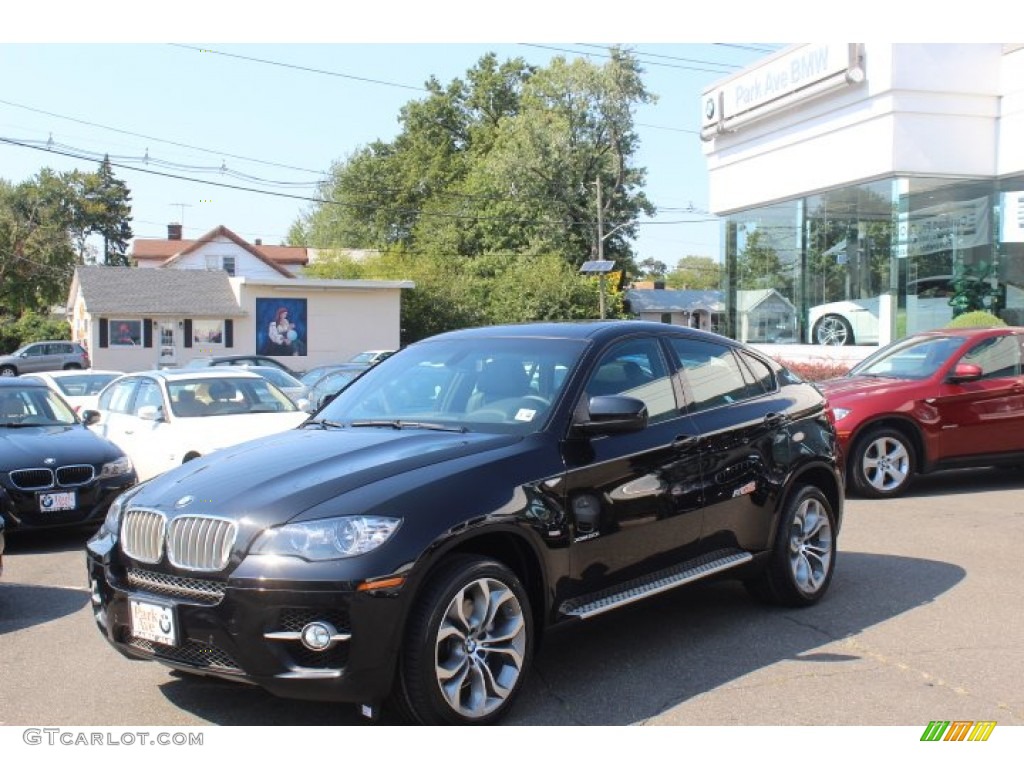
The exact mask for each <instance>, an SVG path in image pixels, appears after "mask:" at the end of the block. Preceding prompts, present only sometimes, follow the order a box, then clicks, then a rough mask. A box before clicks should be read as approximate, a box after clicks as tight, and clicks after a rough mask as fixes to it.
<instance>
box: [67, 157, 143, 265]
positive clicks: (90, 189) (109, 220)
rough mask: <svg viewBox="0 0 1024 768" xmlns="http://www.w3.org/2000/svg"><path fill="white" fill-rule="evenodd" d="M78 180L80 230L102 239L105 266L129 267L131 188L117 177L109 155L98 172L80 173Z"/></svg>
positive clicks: (76, 222) (78, 226)
mask: <svg viewBox="0 0 1024 768" xmlns="http://www.w3.org/2000/svg"><path fill="white" fill-rule="evenodd" d="M76 173H77V172H76ZM77 181H78V210H77V211H76V214H77V216H76V221H75V224H76V226H77V228H78V229H79V230H80V231H81V232H84V233H85V234H86V235H99V236H100V237H102V238H103V254H102V255H103V263H104V264H106V265H108V266H119V267H126V266H128V265H129V260H128V256H127V252H128V243H129V242H130V241H131V239H132V228H131V225H130V224H129V222H130V221H131V218H132V207H131V194H130V192H129V190H128V185H127V184H125V183H124V182H123V181H122V180H121V179H119V178H117V177H116V176H115V175H114V170H113V168H112V167H111V165H110V158H109V157H108V156H104V157H103V162H101V163H100V166H99V168H98V169H97V171H96V172H95V173H89V174H77Z"/></svg>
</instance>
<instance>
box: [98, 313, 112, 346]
mask: <svg viewBox="0 0 1024 768" xmlns="http://www.w3.org/2000/svg"><path fill="white" fill-rule="evenodd" d="M99 323H100V347H108V346H110V342H109V338H110V337H109V330H108V327H107V326H108V324H107V318H105V317H101V318H100V320H99Z"/></svg>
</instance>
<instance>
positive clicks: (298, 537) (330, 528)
mask: <svg viewBox="0 0 1024 768" xmlns="http://www.w3.org/2000/svg"><path fill="white" fill-rule="evenodd" d="M401 522H402V521H401V519H400V518H397V517H373V516H369V515H354V516H351V517H332V518H329V519H327V520H314V521H312V522H309V523H294V524H292V525H282V526H281V527H280V528H271V529H269V530H267V531H264V532H263V535H261V536H260V537H259V538H258V539H257V540H256V543H255V544H253V546H252V549H251V550H250V552H249V553H250V554H253V555H281V556H284V557H301V558H302V559H303V560H311V561H317V560H338V559H340V558H344V557H356V556H357V555H364V554H366V553H367V552H370V551H371V550H374V549H376V548H377V547H379V546H380V545H381V544H383V543H384V542H385V541H387V540H388V539H389V538H391V535H392V534H393V533H394V532H395V531H397V530H398V526H399V525H400V524H401Z"/></svg>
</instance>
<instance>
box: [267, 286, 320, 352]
mask: <svg viewBox="0 0 1024 768" xmlns="http://www.w3.org/2000/svg"><path fill="white" fill-rule="evenodd" d="M307 333H308V328H307V326H306V300H305V299H256V353H257V354H260V355H305V354H306V338H307Z"/></svg>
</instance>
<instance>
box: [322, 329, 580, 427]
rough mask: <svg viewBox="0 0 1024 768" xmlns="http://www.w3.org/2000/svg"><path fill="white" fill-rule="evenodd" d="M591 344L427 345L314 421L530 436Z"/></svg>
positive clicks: (480, 341) (380, 370)
mask: <svg viewBox="0 0 1024 768" xmlns="http://www.w3.org/2000/svg"><path fill="white" fill-rule="evenodd" d="M585 346H586V344H585V342H583V341H577V340H569V339H535V338H487V337H472V338H461V339H440V340H437V341H426V342H421V343H419V344H415V345H413V346H411V347H409V348H408V349H406V350H404V351H403V352H402V354H400V355H394V356H392V357H389V358H388V359H387V360H384V361H383V362H381V363H379V364H378V365H377V366H375V367H374V368H372V369H370V370H369V371H367V372H366V373H364V374H363V375H362V376H360V377H359V378H358V379H356V380H355V381H354V382H353V383H352V384H351V385H349V386H348V387H347V388H345V389H343V390H342V392H341V394H340V395H338V397H337V398H336V399H335V400H334V401H333V402H331V403H330V404H329V405H327V406H326V407H325V408H324V409H323V410H322V411H320V413H319V414H318V415H317V418H316V421H315V422H314V423H325V422H327V423H332V424H343V425H345V426H352V427H363V426H381V427H387V426H390V427H405V426H410V427H428V428H429V427H438V428H443V429H455V430H459V431H473V432H494V433H506V434H529V433H532V432H536V431H538V430H540V429H541V428H542V427H543V426H544V424H545V423H546V422H547V419H548V417H549V416H550V413H551V409H552V406H553V405H554V404H555V402H556V400H557V398H558V396H559V395H560V394H561V391H562V387H563V385H564V384H565V382H566V380H567V379H568V375H569V372H570V371H572V369H573V368H574V367H575V366H576V365H577V363H578V362H579V358H580V356H581V355H582V353H583V350H584V348H585Z"/></svg>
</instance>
